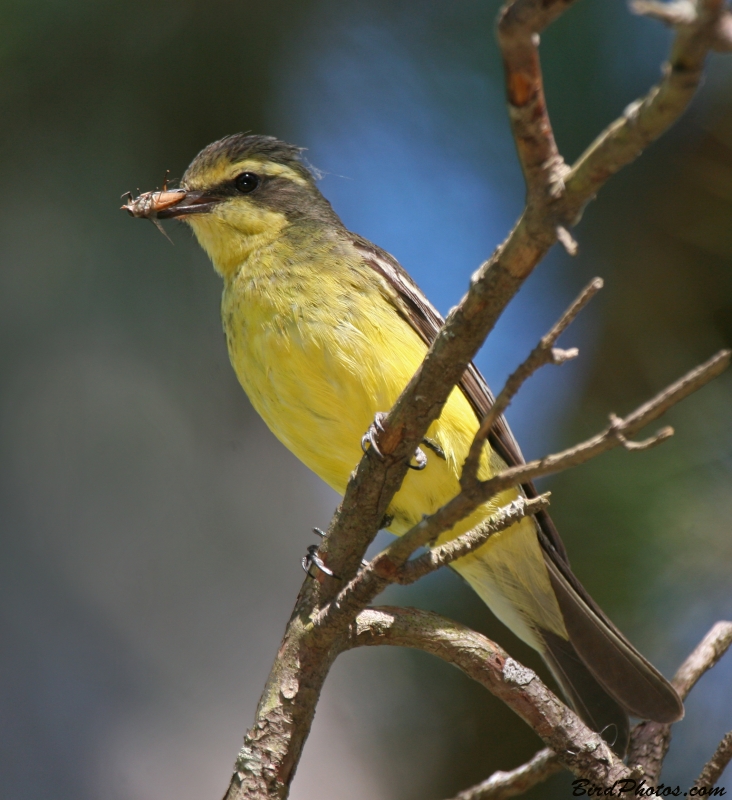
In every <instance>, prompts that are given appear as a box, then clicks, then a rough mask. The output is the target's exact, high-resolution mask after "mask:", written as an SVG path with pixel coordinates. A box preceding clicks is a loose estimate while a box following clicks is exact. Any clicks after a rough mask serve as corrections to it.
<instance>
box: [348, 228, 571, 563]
mask: <svg viewBox="0 0 732 800" xmlns="http://www.w3.org/2000/svg"><path fill="white" fill-rule="evenodd" d="M351 235H352V236H353V244H354V246H355V247H356V249H357V250H359V251H360V252H361V254H362V257H363V260H364V263H366V264H367V265H368V266H369V267H371V268H372V269H373V270H374V271H375V272H377V273H378V274H379V275H381V276H382V278H384V280H386V282H387V283H388V284H389V286H391V287H392V288H393V289H394V291H395V292H396V295H397V303H396V304H395V308H396V310H397V312H398V313H399V314H400V315H401V316H402V317H403V318H404V319H405V320H406V321H407V322H408V323H409V324H410V325H411V326H412V328H414V330H415V331H416V332H417V333H418V334H419V335H420V337H421V338H422V340H423V341H424V343H425V344H426V345H427V347H430V346H431V345H432V342H434V340H435V338H436V336H437V333H438V331H439V330H440V328H441V327H442V324H443V322H444V320H443V319H442V316H441V314H440V312H439V311H438V310H437V309H436V308H435V307H434V306H433V305H432V303H430V301H429V300H428V299H427V298H426V297H425V295H424V294H423V292H422V291H421V289H420V288H419V287H418V286H417V284H416V283H415V282H414V281H413V280H412V278H411V277H410V275H409V273H408V272H407V271H406V270H405V269H403V268H402V266H401V265H400V264H399V262H398V261H397V260H396V259H395V258H394V257H393V256H391V255H389V253H386V252H385V251H384V250H381V248H379V247H376V245H374V244H372V243H371V242H369V241H368V240H367V239H363V238H362V237H360V236H357V235H356V234H351ZM459 386H460V389H462V392H463V394H464V395H465V397H466V398H467V400H468V402H469V403H470V405H471V406H472V408H473V411H475V414H476V416H477V417H478V419H483V417H484V416H485V415H486V414H487V413H488V409H489V408H490V407H491V406H492V405H493V395H492V394H491V390H490V389H489V388H488V384H487V383H486V381H485V378H484V377H483V376H482V375H481V374H480V372H479V371H478V368H477V367H476V366H475V364H472V363H471V364H470V365H469V366H468V368H467V369H466V370H465V374H464V375H463V377H462V380H461V381H460V383H459ZM488 440H489V442H490V445H491V447H492V448H493V449H494V450H495V451H496V452H497V453H498V455H500V456H501V458H502V459H503V460H504V461H505V462H506V464H508V465H509V466H516V465H517V464H523V463H525V459H524V457H523V455H522V453H521V449H520V448H519V446H518V443H517V442H516V439H515V438H514V436H513V433H511V429H510V428H509V427H508V423H507V422H506V420H505V419H504V417H503V416H500V417H499V418H498V420H497V421H496V424H495V425H494V426H493V430H492V431H491V433H490V435H489V437H488ZM523 489H524V491H525V492H526V495H527V496H528V497H536V495H537V494H538V492H537V491H536V488H535V486H534V484H533V483H526V484H524V485H523ZM536 520H537V522H538V523H539V526H540V528H541V531H542V533H543V534H544V535H543V536H542V537H540V539H541V542H542V545H543V546H544V548H545V549H547V548H548V549H550V550H551V551H553V554H555V555H556V556H558V557H559V560H560V561H563V562H564V563H565V564H566V565H567V566H569V559H568V557H567V551H566V549H565V547H564V543H563V542H562V540H561V539H560V538H559V533H558V532H557V529H556V528H555V527H554V523H553V522H552V520H551V518H550V517H549V515H548V514H547V513H546V511H541V512H539V513H538V514H537V515H536Z"/></svg>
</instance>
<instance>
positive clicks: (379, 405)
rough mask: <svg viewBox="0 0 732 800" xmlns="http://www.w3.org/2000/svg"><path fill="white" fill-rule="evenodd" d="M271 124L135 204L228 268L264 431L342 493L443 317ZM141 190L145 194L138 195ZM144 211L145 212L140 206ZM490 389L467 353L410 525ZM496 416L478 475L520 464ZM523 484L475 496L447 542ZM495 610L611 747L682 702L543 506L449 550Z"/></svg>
mask: <svg viewBox="0 0 732 800" xmlns="http://www.w3.org/2000/svg"><path fill="white" fill-rule="evenodd" d="M300 152H301V151H300V148H297V147H294V146H293V145H289V144H286V143H284V142H281V141H279V140H277V139H275V138H273V137H268V136H252V135H244V134H235V135H233V136H227V137H226V138H224V139H221V140H220V141H218V142H214V143H213V144H211V145H209V146H208V147H206V148H205V149H204V150H202V151H201V153H199V154H198V155H197V156H196V158H195V159H194V160H193V162H192V163H191V165H190V166H189V167H188V170H187V171H186V173H185V175H184V176H183V180H182V181H181V188H180V189H178V190H175V191H164V192H162V193H157V194H155V195H148V196H147V197H148V201H147V206H146V207H145V208H142V206H141V205H140V204H139V203H138V204H137V205H135V204H131V205H130V206H129V207H128V210H130V211H132V212H133V213H135V212H136V211H137V212H138V213H137V215H139V216H150V214H151V213H152V214H154V215H156V216H157V218H171V217H178V218H180V219H182V220H184V221H185V222H187V223H188V224H189V225H190V226H191V228H192V229H193V232H194V233H195V235H196V237H197V239H198V241H199V242H200V244H201V246H202V247H203V249H204V250H205V251H206V252H207V253H208V255H209V256H210V258H211V260H212V261H213V265H214V268H215V269H216V271H217V272H218V273H219V275H221V277H222V278H223V281H224V291H223V299H222V304H221V314H222V318H223V326H224V331H225V333H226V341H227V344H228V348H229V356H230V358H231V363H232V365H233V367H234V370H235V371H236V374H237V376H238V378H239V381H240V382H241V385H242V386H243V387H244V390H245V391H246V393H247V395H248V396H249V399H250V400H251V402H252V405H253V406H254V408H255V409H256V410H257V411H258V412H259V414H260V415H261V416H262V418H263V419H264V421H265V422H266V423H267V425H268V426H269V428H270V430H271V431H272V432H273V433H274V434H275V436H276V437H277V438H278V439H279V440H280V441H281V442H283V443H284V444H285V445H286V446H287V447H288V448H289V449H290V450H292V452H293V453H294V454H295V455H296V456H297V457H298V458H299V459H301V460H302V461H303V462H304V463H305V464H307V466H308V467H310V469H312V470H313V471H314V472H316V473H317V474H318V475H320V477H321V478H322V479H323V480H324V481H325V482H326V483H327V484H328V485H329V486H331V487H332V488H333V489H335V490H336V491H338V492H340V493H343V492H344V490H345V487H346V483H347V482H348V478H349V475H350V474H351V472H352V470H353V468H354V467H355V465H356V464H357V463H358V461H359V459H360V457H361V455H362V452H361V438H362V436H363V434H364V432H365V431H366V430H367V429H369V426H370V425H371V424H372V422H373V420H374V418H375V415H376V414H377V413H378V412H383V411H387V410H388V409H390V408H391V407H392V405H393V404H394V402H395V401H396V399H397V397H398V396H399V394H400V393H401V391H402V389H403V388H404V387H405V386H406V384H407V382H408V381H409V379H410V378H411V377H412V375H413V374H414V372H415V371H416V369H417V367H418V366H419V364H420V363H421V361H422V359H423V358H424V356H425V353H426V352H427V348H428V347H429V345H430V344H431V343H432V341H433V340H434V338H435V336H436V334H437V331H438V330H439V328H440V326H441V325H442V319H441V317H440V315H439V313H438V312H437V311H436V310H435V308H434V307H433V306H432V305H431V304H430V302H429V301H428V300H427V298H426V297H425V296H424V294H422V292H421V291H420V290H419V288H418V287H417V286H416V284H415V283H414V282H413V281H412V279H411V278H410V277H409V275H408V274H407V273H406V272H405V271H404V270H403V269H402V268H401V267H400V266H399V264H398V263H397V261H396V260H395V259H394V258H393V257H392V256H390V255H389V254H388V253H385V252H384V251H383V250H381V249H379V248H378V247H376V246H375V245H373V244H371V243H370V242H368V241H366V240H365V239H363V238H361V237H360V236H358V235H356V234H354V233H351V232H350V231H348V230H347V229H346V228H345V227H344V225H343V223H342V222H341V221H340V219H339V218H338V216H337V215H336V214H335V212H334V211H333V209H332V208H331V205H330V203H329V202H328V201H327V200H326V199H325V198H324V197H323V195H322V194H321V193H320V191H319V190H318V188H317V186H316V184H315V179H314V177H313V175H312V174H311V173H310V171H309V170H308V169H307V168H306V167H305V166H304V164H303V163H302V161H301V160H300ZM143 205H144V204H143ZM141 208H142V210H140V209H141ZM491 402H492V398H491V394H490V391H489V390H488V387H487V385H486V383H485V381H484V380H483V378H482V376H481V375H480V373H479V372H478V371H477V369H475V367H473V366H472V365H471V367H470V368H469V369H468V371H467V372H466V373H465V376H464V378H463V380H462V381H461V383H460V385H459V386H458V387H456V388H455V389H453V391H452V393H451V395H450V397H449V399H448V402H447V404H446V405H445V407H444V409H443V412H442V415H441V416H440V418H439V419H438V420H436V421H435V422H434V423H433V424H432V425H431V427H430V429H429V431H428V433H427V437H426V439H425V447H424V451H423V452H421V453H420V454H419V455H420V456H421V457H422V458H425V457H426V466H425V467H424V468H423V469H420V470H410V471H409V473H408V474H407V476H406V478H405V480H404V483H403V485H402V488H401V489H400V491H399V492H398V493H397V495H396V496H395V497H394V500H393V501H392V503H391V506H390V507H389V509H388V515H389V517H390V519H391V522H390V524H389V530H390V531H391V532H392V533H395V534H397V535H401V534H403V533H404V532H405V531H407V530H408V529H409V528H410V527H411V526H412V525H414V524H415V523H416V522H418V521H419V520H420V519H421V518H422V516H423V515H424V514H431V513H433V512H434V511H436V510H437V509H438V508H439V507H440V506H442V505H444V504H445V503H446V502H447V501H448V500H450V499H451V498H452V497H453V496H455V495H456V494H457V493H458V491H459V484H458V478H459V475H460V469H461V466H462V464H463V462H464V460H465V457H466V455H467V453H468V449H469V447H470V444H471V442H472V440H473V436H474V434H475V432H476V430H477V428H478V425H479V420H480V419H481V418H482V416H483V415H485V413H486V411H487V409H488V408H489V407H490V404H491ZM522 460H523V459H522V456H521V453H520V451H519V449H518V446H517V445H516V443H515V441H514V439H513V436H512V435H511V432H510V431H509V429H508V427H507V425H506V423H505V421H504V420H500V422H499V424H498V425H497V426H496V428H495V430H494V432H493V434H492V435H491V437H490V442H489V444H488V445H486V449H485V454H484V457H483V461H482V464H481V468H480V473H479V477H480V478H481V479H486V478H488V477H490V476H491V475H493V474H495V473H496V472H498V471H500V470H502V469H503V468H504V467H505V465H506V464H516V463H520V462H521V461H522ZM524 491H528V492H529V493H533V487H531V486H528V487H523V488H522V487H516V488H515V489H513V490H511V491H507V492H504V493H503V494H501V495H500V496H498V497H495V498H494V499H493V500H491V501H490V502H489V503H486V504H485V505H484V506H482V507H480V508H479V509H478V510H477V511H475V512H474V513H473V514H472V515H471V516H470V517H469V518H468V519H466V520H463V522H461V523H460V524H459V525H458V526H456V527H455V528H454V529H453V530H452V531H450V532H449V533H448V534H446V535H445V536H443V537H442V538H443V539H449V538H451V537H454V536H456V535H458V534H459V533H462V532H464V531H465V530H468V529H469V528H471V527H473V526H475V525H476V524H478V523H479V522H481V521H482V520H484V519H486V518H487V517H489V516H490V515H491V514H492V513H493V512H494V511H495V509H496V508H497V507H499V506H501V505H505V504H506V503H508V502H510V501H511V500H512V499H514V498H515V497H517V496H518V494H519V493H521V492H524ZM453 568H454V569H455V570H456V571H457V572H458V573H460V575H462V576H463V577H464V578H465V579H466V580H467V582H468V583H469V584H470V586H472V587H473V589H474V590H475V591H476V592H477V593H478V595H480V597H481V598H482V599H483V600H484V601H485V602H486V603H487V604H488V606H489V607H490V608H491V610H492V611H493V612H494V614H495V615H496V616H497V617H498V618H499V619H500V620H501V621H502V622H504V623H505V624H506V625H507V626H508V627H509V628H511V630H513V631H514V633H516V634H517V635H518V636H519V637H520V638H521V639H523V640H524V641H525V642H526V643H527V644H529V645H530V646H531V647H533V648H534V649H535V650H537V651H538V652H539V653H540V654H541V655H542V656H543V658H544V660H545V661H546V663H547V664H548V666H549V668H550V669H551V671H552V673H553V675H554V677H555V678H556V680H557V681H558V683H559V685H560V686H561V687H562V689H563V690H564V693H565V695H566V696H567V698H568V700H569V701H570V703H571V704H572V705H573V706H574V708H575V709H576V710H577V712H578V713H579V714H580V716H581V717H582V718H583V719H584V720H585V721H586V722H587V723H588V724H589V725H591V726H592V727H593V728H594V729H595V730H597V731H601V732H604V735H605V736H606V737H607V738H608V740H609V741H610V742H611V743H613V742H614V744H615V747H616V749H617V750H618V751H619V752H624V751H625V749H626V746H627V741H628V732H629V723H628V714H632V715H635V716H638V717H642V718H645V719H652V720H656V721H658V722H673V721H675V720H678V719H680V718H681V717H682V716H683V713H684V711H683V705H682V703H681V700H680V699H679V697H678V695H677V693H676V692H675V690H674V689H673V687H672V686H671V685H670V684H669V683H668V682H667V681H666V680H665V678H663V676H662V675H661V674H660V673H659V672H658V671H657V670H656V669H655V668H654V667H653V666H652V665H651V664H650V663H649V662H648V661H646V659H645V658H644V657H643V656H642V655H641V654H640V653H639V652H638V651H637V650H636V649H635V648H634V647H633V645H631V644H630V643H629V642H628V641H627V639H625V637H624V636H623V635H622V633H620V631H618V629H617V628H616V627H615V626H614V625H613V624H612V622H610V620H609V619H608V618H607V617H606V616H605V614H604V613H603V612H602V611H601V610H600V609H599V608H598V606H597V605H596V604H595V603H594V601H593V600H592V598H590V596H589V595H588V594H587V592H586V591H585V590H584V589H583V588H582V586H581V584H580V583H579V581H578V580H577V579H576V578H575V576H574V575H573V574H572V572H571V570H570V567H569V561H568V559H567V555H566V551H565V549H564V546H563V544H562V542H561V540H560V538H559V536H558V534H557V532H556V530H555V529H554V527H553V525H552V523H551V520H550V519H549V517H548V515H547V514H546V513H541V514H539V515H537V517H536V518H533V517H531V518H527V519H524V520H522V521H521V522H520V523H517V524H516V525H514V526H513V527H511V528H509V529H508V530H506V531H504V532H503V533H500V534H497V535H495V536H493V537H492V538H491V539H490V540H489V541H488V542H487V543H486V544H485V545H484V546H483V547H481V548H480V549H479V550H478V551H476V552H475V553H474V554H472V555H470V556H467V557H465V558H463V559H460V560H459V561H457V562H455V563H454V564H453Z"/></svg>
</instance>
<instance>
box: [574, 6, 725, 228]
mask: <svg viewBox="0 0 732 800" xmlns="http://www.w3.org/2000/svg"><path fill="white" fill-rule="evenodd" d="M723 13H724V0H699V1H698V3H697V4H696V8H695V13H694V16H693V19H690V20H689V21H688V22H685V23H683V24H682V23H679V25H678V27H677V29H676V37H675V39H674V42H673V45H672V47H671V55H670V57H669V60H668V62H666V64H665V65H664V67H663V77H662V78H661V81H660V82H659V83H658V84H656V86H654V87H653V88H652V89H651V90H650V92H648V94H647V95H646V96H645V97H643V98H641V99H639V100H636V101H635V102H633V103H631V104H630V105H629V106H628V107H627V108H626V109H625V111H624V112H623V114H622V116H621V117H619V118H618V119H617V120H616V121H615V122H613V123H612V124H611V125H610V126H609V127H608V128H607V129H606V130H605V131H603V132H602V133H601V134H600V136H598V138H597V139H595V141H594V142H593V143H592V144H591V145H590V146H589V147H588V148H587V150H585V152H584V153H583V154H582V155H581V156H580V157H579V159H578V160H577V162H576V163H575V164H574V165H573V166H572V168H571V170H570V171H569V173H568V174H567V177H566V179H565V184H566V201H567V204H568V208H571V209H573V210H575V211H576V213H577V214H578V215H579V214H580V213H581V211H582V209H583V208H584V206H585V204H586V203H587V202H588V201H589V200H591V199H592V198H593V197H594V196H595V195H596V194H597V192H598V190H599V189H600V188H601V187H602V186H603V185H604V184H605V182H606V181H607V179H608V178H609V177H611V176H612V175H614V174H615V173H616V172H618V170H620V169H622V168H623V167H624V166H626V165H627V164H630V163H631V162H632V161H635V159H636V158H638V156H639V155H640V154H641V153H642V152H643V150H645V149H646V147H648V145H649V144H650V143H651V142H653V141H654V140H656V139H657V138H658V137H659V136H660V135H661V134H662V133H663V132H664V131H666V130H667V129H668V128H669V127H670V126H671V125H673V123H674V122H676V120H677V119H678V118H679V117H680V116H681V114H683V112H684V111H685V110H686V107H687V106H688V105H689V102H690V101H691V98H692V97H693V95H694V92H696V90H697V88H698V86H699V83H700V81H701V77H702V71H703V68H704V61H705V59H706V56H707V53H708V52H709V50H710V49H712V48H713V47H714V45H715V43H716V41H717V34H716V31H717V28H718V27H719V24H720V19H721V18H722V16H723Z"/></svg>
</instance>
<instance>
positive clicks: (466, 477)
mask: <svg viewBox="0 0 732 800" xmlns="http://www.w3.org/2000/svg"><path fill="white" fill-rule="evenodd" d="M602 286H603V281H602V278H594V279H593V280H592V281H590V283H589V284H588V285H587V286H585V288H584V289H583V290H582V291H581V292H580V294H579V296H578V297H577V298H576V299H575V301H574V302H573V303H572V305H571V306H570V307H569V308H568V309H567V310H566V311H565V312H564V314H562V316H561V317H560V318H559V321H558V322H557V323H556V325H554V327H553V328H552V329H551V330H550V331H549V332H548V333H547V334H546V335H545V336H543V337H542V338H541V340H540V341H539V343H538V344H537V345H536V347H535V348H534V349H533V350H532V351H531V353H529V355H528V356H527V358H526V360H525V361H524V362H523V363H522V364H521V365H520V366H519V367H518V368H517V369H516V370H515V371H514V372H513V373H512V374H511V376H510V377H509V378H508V380H507V381H506V384H505V386H504V387H503V389H502V390H501V391H500V392H499V393H498V396H497V397H496V399H495V402H494V403H493V405H492V406H491V409H490V411H489V412H488V413H487V414H486V415H485V417H484V418H483V421H482V422H481V424H480V427H479V428H478V432H477V433H476V434H475V437H474V438H473V442H472V444H471V445H470V451H469V452H468V457H467V458H466V459H465V463H464V464H463V471H462V474H461V476H460V485H461V486H462V487H463V488H465V487H466V486H470V485H472V484H473V483H475V481H476V480H477V475H478V467H479V466H480V457H481V453H482V452H483V443H484V442H485V440H486V438H487V437H488V434H489V433H490V432H491V430H492V428H493V426H494V425H495V424H496V420H497V419H498V418H499V417H500V416H501V414H503V413H504V412H505V410H506V409H507V408H508V406H509V405H510V403H511V401H512V400H513V398H514V397H515V396H516V393H517V392H518V390H519V389H520V388H521V387H522V386H523V384H524V383H525V382H526V381H527V380H528V378H530V377H531V375H533V374H534V373H535V372H536V371H537V370H538V369H540V368H541V367H543V366H544V365H545V364H564V362H565V361H568V360H569V359H571V358H575V357H576V356H577V355H578V351H577V350H576V349H572V350H558V349H556V348H555V347H554V345H555V344H556V341H557V339H558V338H559V337H560V336H561V335H562V334H563V333H564V331H565V330H566V329H567V328H568V327H569V325H571V324H572V322H574V320H575V319H576V318H577V315H578V314H579V313H580V311H582V309H583V308H584V307H585V306H586V305H587V304H588V303H589V302H590V300H592V298H593V297H594V296H595V295H596V294H597V293H598V292H599V291H600V289H602Z"/></svg>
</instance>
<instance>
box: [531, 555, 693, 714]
mask: <svg viewBox="0 0 732 800" xmlns="http://www.w3.org/2000/svg"><path fill="white" fill-rule="evenodd" d="M544 560H545V563H546V566H547V570H548V572H549V579H550V581H551V583H552V587H553V588H554V592H555V594H556V597H557V601H558V602H559V607H560V609H561V611H562V616H563V618H564V624H565V627H566V629H567V633H568V635H569V639H570V642H571V646H572V649H573V650H574V651H575V652H576V654H577V656H578V657H579V659H580V660H581V661H582V662H583V664H584V665H585V667H586V668H587V670H588V672H589V673H591V675H592V677H593V678H594V679H595V681H596V682H597V683H598V684H599V685H600V686H601V687H602V688H603V689H604V690H605V691H606V692H607V694H609V695H610V697H611V698H613V700H615V701H616V702H617V703H618V704H619V705H621V706H622V707H623V708H624V709H625V710H626V711H627V712H628V713H630V714H633V715H634V716H637V717H641V718H642V719H651V720H654V721H655V722H664V723H670V722H676V721H677V720H679V719H681V718H682V717H683V716H684V706H683V704H682V702H681V700H680V698H679V696H678V694H677V693H676V691H675V690H674V688H673V687H672V686H671V684H670V683H669V682H668V681H667V680H666V679H665V678H664V677H663V675H661V673H660V672H658V670H657V669H656V668H655V667H654V666H653V665H652V664H651V663H650V662H649V661H647V660H646V659H645V658H644V657H643V656H642V655H641V654H640V653H639V652H638V651H637V650H636V649H635V647H633V645H632V644H631V643H630V642H629V641H628V640H627V639H626V638H625V637H624V636H623V634H622V633H620V631H619V630H618V629H617V628H616V627H615V626H614V625H613V624H612V623H611V622H610V621H609V620H608V619H607V617H606V616H605V615H604V614H603V613H602V612H599V613H598V611H599V609H598V608H597V606H596V604H595V603H594V602H593V601H591V600H590V602H589V603H588V602H587V600H586V597H585V596H586V594H587V593H586V592H585V591H584V589H582V587H581V586H580V585H579V582H578V581H577V579H576V578H575V577H574V575H572V573H571V572H569V569H568V568H567V567H566V566H565V565H564V564H562V563H560V562H558V561H557V560H556V559H554V558H552V557H551V555H550V554H549V553H547V551H545V559H544ZM566 573H569V574H570V575H571V579H568V577H567V575H566ZM578 587H579V589H580V591H577V589H578Z"/></svg>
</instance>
